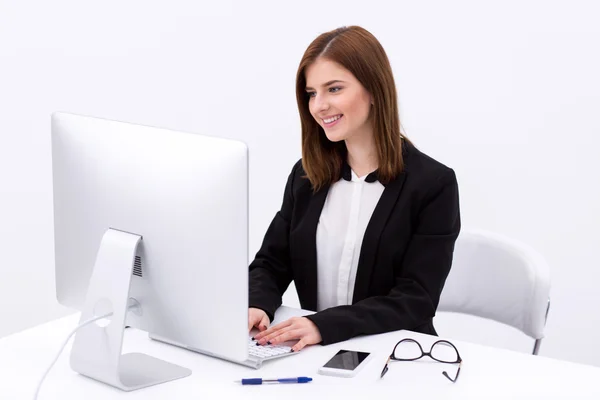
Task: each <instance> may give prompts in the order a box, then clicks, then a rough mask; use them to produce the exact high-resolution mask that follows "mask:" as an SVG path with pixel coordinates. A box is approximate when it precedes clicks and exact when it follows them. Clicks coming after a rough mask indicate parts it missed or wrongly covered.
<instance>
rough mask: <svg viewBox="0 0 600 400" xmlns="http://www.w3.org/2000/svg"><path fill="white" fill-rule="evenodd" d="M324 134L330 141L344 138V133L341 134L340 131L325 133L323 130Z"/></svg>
mask: <svg viewBox="0 0 600 400" xmlns="http://www.w3.org/2000/svg"><path fill="white" fill-rule="evenodd" d="M325 136H326V137H327V139H329V141H330V142H334V143H335V142H341V141H343V140H346V135H344V134H342V133H337V132H336V133H327V132H325Z"/></svg>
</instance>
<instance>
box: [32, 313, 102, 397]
mask: <svg viewBox="0 0 600 400" xmlns="http://www.w3.org/2000/svg"><path fill="white" fill-rule="evenodd" d="M112 315H113V313H112V312H111V313H108V314H104V315H101V316H99V317H94V318H90V319H88V320H87V321H85V322H82V323H81V324H79V326H78V327H77V328H75V329H73V331H72V332H71V333H70V334H69V336H68V337H67V339H65V342H64V343H63V345H62V346H61V347H60V350H59V351H58V354H57V355H56V357H55V358H54V361H52V364H50V366H49V367H48V369H47V370H46V372H45V373H44V375H43V376H42V379H40V382H39V383H38V385H37V389H35V394H34V395H33V400H37V397H38V394H39V393H40V388H41V387H42V383H43V382H44V379H46V375H48V373H49V372H50V370H51V369H52V367H53V366H54V364H56V361H58V358H59V357H60V355H61V354H62V352H63V350H64V349H65V347H66V346H67V343H69V340H70V339H71V336H73V335H74V334H75V333H76V332H77V331H78V330H80V329H81V328H83V327H84V326H86V325H89V324H91V323H92V322H96V321H98V320H99V319H102V318H108V317H110V316H112Z"/></svg>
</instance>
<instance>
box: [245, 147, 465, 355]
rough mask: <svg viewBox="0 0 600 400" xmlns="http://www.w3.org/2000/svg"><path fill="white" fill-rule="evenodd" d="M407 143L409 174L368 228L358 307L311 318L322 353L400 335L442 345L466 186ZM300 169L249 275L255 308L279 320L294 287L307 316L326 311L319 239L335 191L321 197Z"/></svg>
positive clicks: (387, 194)
mask: <svg viewBox="0 0 600 400" xmlns="http://www.w3.org/2000/svg"><path fill="white" fill-rule="evenodd" d="M403 143H404V144H403V151H404V156H405V158H404V161H405V171H404V172H403V173H402V174H400V175H399V176H397V177H396V178H395V179H394V180H393V181H391V182H390V183H388V184H387V185H385V189H384V191H383V194H382V195H381V198H380V200H379V202H378V203H377V206H376V207H375V210H374V212H373V215H372V216H371V220H370V221H369V224H368V225H367V228H366V231H365V235H364V239H363V243H362V247H361V252H360V257H359V262H358V269H357V274H356V283H355V286H354V296H353V299H352V305H345V306H338V307H332V308H329V309H326V310H323V311H321V312H318V313H315V314H313V315H310V316H308V317H307V318H309V319H310V320H311V321H313V322H314V323H315V325H316V326H317V327H318V328H319V331H320V333H321V337H322V339H323V341H322V344H330V343H335V342H339V341H342V340H346V339H349V338H351V337H354V336H357V335H365V334H376V333H383V332H389V331H394V330H399V329H408V330H413V331H416V332H422V333H427V334H432V335H436V332H435V329H434V327H433V322H432V319H433V317H434V315H435V311H436V308H437V305H438V302H439V298H440V293H441V292H442V288H443V287H444V283H445V281H446V277H447V276H448V273H449V271H450V266H451V264H452V254H453V252H454V243H455V241H456V238H457V237H458V234H459V231H460V225H461V224H460V211H459V199H458V197H459V196H458V184H457V181H456V176H455V174H454V171H453V170H452V169H450V168H448V167H446V166H445V165H443V164H441V163H439V162H438V161H436V160H434V159H432V158H431V157H429V156H427V155H426V154H424V153H422V152H421V151H419V150H418V149H417V148H416V147H414V146H413V145H411V144H408V143H406V142H405V141H404V142H403ZM301 161H302V160H300V161H298V162H297V163H296V164H295V165H294V168H293V169H292V172H291V174H290V176H289V178H288V180H287V184H286V186H285V192H284V196H283V204H282V206H281V210H280V211H279V212H277V214H276V215H275V218H274V219H273V221H272V222H271V225H270V226H269V228H268V230H267V233H266V234H265V238H264V240H263V243H262V246H261V248H260V250H259V251H258V252H257V254H256V257H255V259H254V261H253V262H252V263H251V264H250V267H249V269H250V276H249V306H250V307H256V308H260V309H262V310H264V311H265V312H266V313H267V315H268V316H269V318H270V319H271V320H273V315H274V313H275V310H276V309H277V308H278V307H279V306H280V305H281V301H282V300H281V298H282V295H283V293H284V292H285V290H286V289H287V287H288V285H289V284H290V282H291V281H292V280H294V282H295V284H296V290H297V291H298V297H299V299H300V305H301V307H302V308H304V309H307V310H313V311H316V307H317V251H316V232H317V224H318V222H319V216H320V215H321V211H322V209H323V205H324V203H325V199H326V197H327V192H328V190H329V187H330V186H326V187H324V188H322V189H321V190H320V191H318V192H317V193H315V194H313V192H312V186H311V184H310V181H309V180H308V179H306V178H303V176H304V175H305V172H304V170H303V168H302V162H301ZM343 171H344V172H343V173H344V175H347V174H348V173H349V167H348V165H347V164H345V165H344V168H343ZM373 174H375V175H374V176H373V175H371V176H369V177H367V179H368V178H375V179H376V172H375V173H373ZM371 180H372V179H371Z"/></svg>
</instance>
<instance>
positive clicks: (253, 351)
mask: <svg viewBox="0 0 600 400" xmlns="http://www.w3.org/2000/svg"><path fill="white" fill-rule="evenodd" d="M288 353H292V348H291V347H289V346H281V345H270V344H265V345H264V346H257V345H256V342H255V341H254V340H252V338H250V337H249V338H248V356H249V357H256V358H258V359H260V360H268V359H270V358H276V357H280V356H282V355H284V354H288Z"/></svg>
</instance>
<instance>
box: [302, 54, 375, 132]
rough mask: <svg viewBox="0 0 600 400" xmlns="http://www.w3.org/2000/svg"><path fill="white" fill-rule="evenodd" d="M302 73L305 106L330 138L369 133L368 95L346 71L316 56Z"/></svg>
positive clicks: (369, 107)
mask: <svg viewBox="0 0 600 400" xmlns="http://www.w3.org/2000/svg"><path fill="white" fill-rule="evenodd" d="M305 74H306V92H307V94H308V96H309V100H308V108H309V110H310V113H311V115H312V116H313V118H314V119H315V120H316V121H317V122H318V123H319V125H321V126H322V127H323V130H324V131H325V135H326V136H327V138H328V139H329V140H330V141H332V142H338V141H340V140H347V139H350V138H353V137H357V136H362V135H372V133H373V128H372V127H371V122H370V120H369V116H370V111H371V95H370V93H369V92H367V90H366V89H365V88H364V87H363V85H362V84H361V83H360V82H359V81H358V80H357V79H356V78H355V77H354V75H352V73H351V72H350V71H348V70H347V69H345V68H344V67H342V66H341V65H340V64H338V63H336V62H333V61H329V60H326V59H317V60H316V61H315V62H314V63H313V64H311V65H310V66H308V67H307V68H306V71H305Z"/></svg>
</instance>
